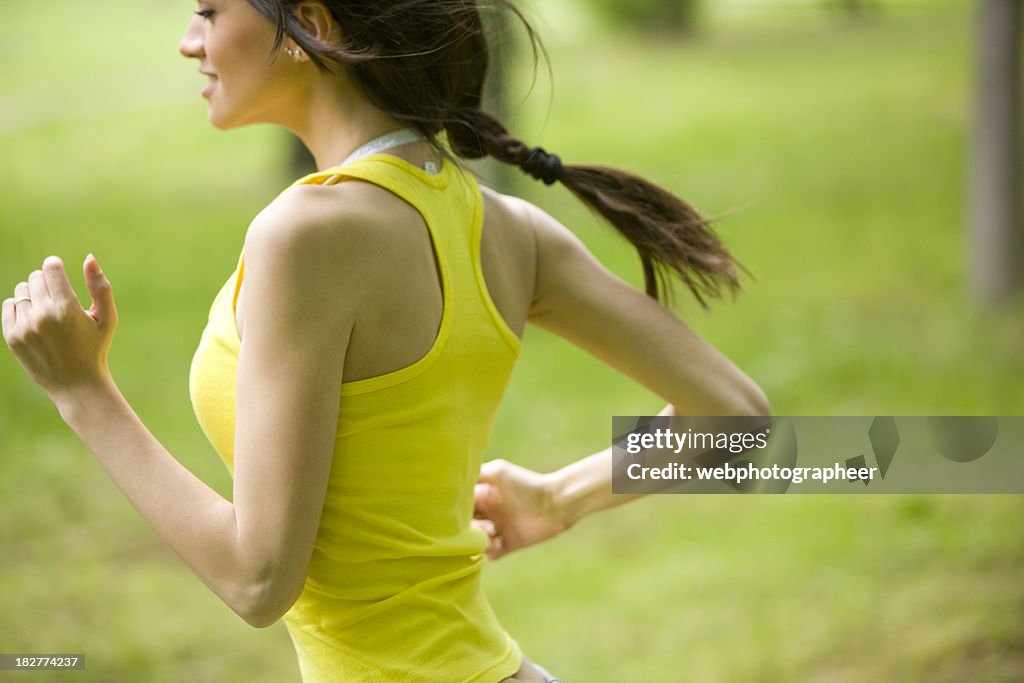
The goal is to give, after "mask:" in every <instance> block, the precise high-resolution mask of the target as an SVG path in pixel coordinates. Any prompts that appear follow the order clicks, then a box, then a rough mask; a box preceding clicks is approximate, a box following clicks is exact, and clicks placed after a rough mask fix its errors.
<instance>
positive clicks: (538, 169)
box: [519, 147, 562, 185]
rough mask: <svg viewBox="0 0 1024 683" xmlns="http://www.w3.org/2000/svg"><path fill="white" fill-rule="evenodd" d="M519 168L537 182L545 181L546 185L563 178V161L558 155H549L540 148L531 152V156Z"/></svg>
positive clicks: (535, 148)
mask: <svg viewBox="0 0 1024 683" xmlns="http://www.w3.org/2000/svg"><path fill="white" fill-rule="evenodd" d="M519 168H521V169H523V171H525V172H526V173H529V174H530V175H531V176H533V177H534V178H536V179H537V180H543V181H544V184H545V185H551V184H552V183H554V182H556V181H558V180H561V178H562V160H561V159H559V158H558V155H557V154H548V153H547V152H545V151H544V150H543V149H542V148H540V147H534V148H533V149H532V150H530V156H528V157H526V161H524V162H523V163H522V164H520V166H519Z"/></svg>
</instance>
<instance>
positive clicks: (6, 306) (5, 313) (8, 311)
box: [2, 299, 18, 341]
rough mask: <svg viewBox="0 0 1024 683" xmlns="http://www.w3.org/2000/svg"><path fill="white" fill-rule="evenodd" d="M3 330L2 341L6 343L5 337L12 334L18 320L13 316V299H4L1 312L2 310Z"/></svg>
mask: <svg viewBox="0 0 1024 683" xmlns="http://www.w3.org/2000/svg"><path fill="white" fill-rule="evenodd" d="M2 320H3V330H4V341H7V336H8V335H9V334H10V333H12V332H14V325H15V323H16V322H17V320H18V318H17V315H16V314H15V308H14V299H4V303H3V310H2Z"/></svg>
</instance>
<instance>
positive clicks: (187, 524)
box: [51, 379, 261, 620]
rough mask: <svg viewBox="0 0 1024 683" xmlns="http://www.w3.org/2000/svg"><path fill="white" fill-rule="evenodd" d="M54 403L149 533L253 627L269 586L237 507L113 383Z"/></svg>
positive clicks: (72, 393)
mask: <svg viewBox="0 0 1024 683" xmlns="http://www.w3.org/2000/svg"><path fill="white" fill-rule="evenodd" d="M51 398H52V399H53V401H54V403H55V404H56V405H57V408H58V410H59V411H60V414H61V417H62V418H63V419H64V421H65V422H66V423H67V424H68V426H70V427H71V429H72V430H74V432H75V433H76V434H77V435H78V437H79V438H80V439H81V440H82V442H83V443H84V444H85V445H86V447H88V449H89V450H90V451H92V453H93V455H95V456H96V458H97V459H98V460H99V461H100V463H101V464H102V465H103V467H104V468H105V469H106V470H107V472H108V473H109V474H110V476H111V478H112V479H113V480H114V483H115V484H117V486H118V488H120V489H121V491H122V492H123V493H124V494H125V496H127V498H128V500H129V501H130V502H131V504H132V505H133V506H134V507H135V509H136V510H138V512H139V514H140V515H142V518H143V519H144V520H145V521H146V522H147V523H148V524H149V526H150V527H152V528H153V530H154V531H156V533H157V534H158V535H159V536H160V537H161V538H163V539H164V541H166V542H167V543H168V545H170V546H171V547H172V548H173V549H174V550H175V552H177V553H178V555H179V556H180V557H181V558H182V559H183V560H184V561H185V563H186V564H187V565H188V566H189V567H190V568H191V569H192V571H193V572H194V573H195V574H196V575H197V576H199V578H200V579H201V580H202V581H203V582H204V583H205V584H206V585H207V586H209V588H210V589H211V590H212V591H213V592H214V593H216V594H217V596H218V597H220V598H221V600H223V601H224V602H225V603H226V604H227V605H228V606H229V607H231V608H232V609H233V610H234V611H235V612H237V613H239V614H240V615H242V616H243V618H247V620H248V617H247V615H248V614H249V613H250V612H251V611H252V609H253V605H258V604H259V601H260V598H261V596H260V593H261V587H260V584H259V582H257V581H254V580H253V577H252V574H251V573H250V570H249V569H248V565H249V564H250V563H249V562H247V561H246V557H245V555H244V553H243V552H242V548H241V547H240V544H239V542H238V527H237V523H236V517H235V509H234V506H233V505H232V503H231V502H230V501H228V500H226V499H225V498H224V497H223V496H221V495H220V494H218V493H217V492H216V491H214V490H213V489H211V488H210V487H209V486H208V485H207V484H205V483H204V482H203V481H201V480H200V479H198V478H197V477H196V476H195V475H193V474H192V473H191V472H189V471H188V470H187V469H186V468H185V467H184V466H182V465H181V463H179V462H178V461H177V460H175V459H174V457H173V456H171V454H170V453H168V452H167V450H166V449H165V448H164V447H163V446H162V445H161V444H160V442H159V441H157V439H156V438H155V437H154V436H153V435H152V434H151V433H150V432H149V430H148V429H147V428H146V426H145V425H144V424H143V423H142V422H141V420H140V419H139V417H138V416H137V415H136V414H135V411H134V410H132V408H131V406H130V405H129V404H128V402H127V401H126V400H125V398H124V396H122V394H121V392H120V391H119V390H118V388H117V386H116V385H115V384H114V381H113V380H112V379H110V380H109V382H106V383H104V384H102V385H96V386H90V387H88V388H83V389H78V390H75V391H73V392H67V393H64V394H62V395H59V396H51Z"/></svg>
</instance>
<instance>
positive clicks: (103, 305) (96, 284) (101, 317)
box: [82, 254, 117, 328]
mask: <svg viewBox="0 0 1024 683" xmlns="http://www.w3.org/2000/svg"><path fill="white" fill-rule="evenodd" d="M82 273H83V275H85V286H86V287H88V289H89V296H91V297H92V307H91V308H90V309H89V313H90V315H92V316H93V318H95V320H96V322H97V323H99V325H100V327H101V328H104V327H108V326H110V325H113V324H116V323H117V308H116V307H115V306H114V292H113V289H112V288H111V285H110V280H108V279H107V276H106V275H104V273H103V270H102V269H101V268H100V264H99V262H98V261H97V260H96V257H95V256H93V255H92V254H89V255H88V256H86V257H85V261H84V262H83V263H82Z"/></svg>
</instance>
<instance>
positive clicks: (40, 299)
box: [28, 270, 50, 306]
mask: <svg viewBox="0 0 1024 683" xmlns="http://www.w3.org/2000/svg"><path fill="white" fill-rule="evenodd" d="M28 295H29V296H30V297H32V302H33V303H34V304H37V305H40V306H42V305H44V304H46V302H48V301H49V300H50V288H49V287H47V286H46V277H45V276H44V275H43V271H41V270H33V271H32V272H31V273H29V276H28Z"/></svg>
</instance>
